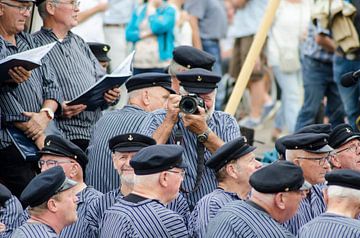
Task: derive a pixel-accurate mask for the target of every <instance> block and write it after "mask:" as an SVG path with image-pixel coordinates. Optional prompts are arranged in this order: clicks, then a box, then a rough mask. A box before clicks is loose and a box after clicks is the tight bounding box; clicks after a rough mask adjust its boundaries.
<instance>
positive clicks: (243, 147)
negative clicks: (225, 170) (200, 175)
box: [206, 136, 256, 171]
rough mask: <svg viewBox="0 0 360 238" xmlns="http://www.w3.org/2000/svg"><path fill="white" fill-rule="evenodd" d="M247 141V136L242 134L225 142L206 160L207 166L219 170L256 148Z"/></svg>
mask: <svg viewBox="0 0 360 238" xmlns="http://www.w3.org/2000/svg"><path fill="white" fill-rule="evenodd" d="M246 142H247V141H246V138H245V137H244V136H242V137H239V138H236V139H234V140H232V141H229V142H227V143H225V144H224V145H223V146H221V147H220V148H219V149H218V150H217V151H216V152H215V153H214V154H213V155H212V156H211V158H210V159H209V160H208V161H207V162H206V166H208V167H209V168H211V169H214V170H215V171H219V170H220V169H221V168H222V167H223V166H225V165H226V164H227V163H228V162H230V161H232V160H236V159H239V158H240V157H241V156H244V155H246V154H248V153H250V152H251V151H253V150H255V149H256V147H253V146H250V145H248V144H247V143H246Z"/></svg>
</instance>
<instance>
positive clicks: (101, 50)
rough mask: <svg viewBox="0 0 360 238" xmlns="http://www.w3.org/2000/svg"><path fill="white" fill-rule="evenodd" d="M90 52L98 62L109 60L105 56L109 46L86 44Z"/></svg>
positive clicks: (94, 43)
mask: <svg viewBox="0 0 360 238" xmlns="http://www.w3.org/2000/svg"><path fill="white" fill-rule="evenodd" d="M87 44H88V45H89V47H90V50H91V52H92V53H93V54H94V55H95V57H96V58H97V60H98V61H101V62H109V61H110V60H111V59H110V58H109V57H108V56H107V53H108V52H109V50H110V46H109V45H107V44H103V43H97V42H88V43H87Z"/></svg>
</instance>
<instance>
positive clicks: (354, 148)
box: [336, 144, 359, 154]
mask: <svg viewBox="0 0 360 238" xmlns="http://www.w3.org/2000/svg"><path fill="white" fill-rule="evenodd" d="M358 148H359V146H358V145H357V144H353V145H351V146H349V147H347V148H344V149H342V150H338V151H336V154H338V153H341V152H344V151H345V150H347V151H348V152H351V153H355V152H356V150H357V149H358Z"/></svg>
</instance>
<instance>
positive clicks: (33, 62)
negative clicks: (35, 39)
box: [0, 42, 56, 81]
mask: <svg viewBox="0 0 360 238" xmlns="http://www.w3.org/2000/svg"><path fill="white" fill-rule="evenodd" d="M55 44H56V42H53V43H50V44H47V45H44V46H41V47H37V48H34V49H31V50H27V51H23V52H20V53H17V54H13V55H9V56H8V57H6V58H4V59H2V60H0V75H2V77H0V81H6V80H8V79H10V76H9V75H8V72H9V70H10V69H12V68H14V67H18V66H22V67H23V68H24V69H26V70H32V69H35V68H37V67H39V66H40V65H41V59H42V58H43V57H44V56H45V55H46V54H47V53H48V52H49V51H50V50H51V49H52V48H53V47H54V46H55ZM3 75H7V77H3Z"/></svg>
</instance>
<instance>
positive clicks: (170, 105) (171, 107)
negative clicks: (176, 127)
mask: <svg viewBox="0 0 360 238" xmlns="http://www.w3.org/2000/svg"><path fill="white" fill-rule="evenodd" d="M180 100H181V96H180V95H177V94H170V95H169V98H168V102H167V105H166V109H167V112H166V119H167V120H169V121H171V122H173V123H174V124H175V123H176V122H177V121H178V115H179V112H180V108H179V103H180Z"/></svg>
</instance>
